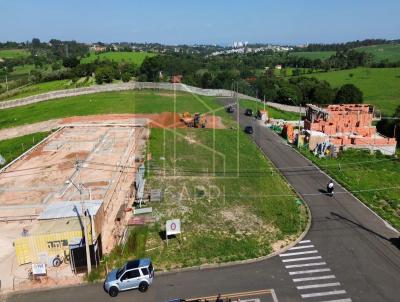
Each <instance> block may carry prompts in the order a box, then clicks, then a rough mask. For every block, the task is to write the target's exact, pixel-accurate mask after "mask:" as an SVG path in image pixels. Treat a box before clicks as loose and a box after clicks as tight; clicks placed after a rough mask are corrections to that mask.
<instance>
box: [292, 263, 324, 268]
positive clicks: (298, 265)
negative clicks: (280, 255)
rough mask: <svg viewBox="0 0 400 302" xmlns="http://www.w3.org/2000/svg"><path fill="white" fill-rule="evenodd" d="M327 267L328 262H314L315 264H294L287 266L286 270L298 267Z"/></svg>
mask: <svg viewBox="0 0 400 302" xmlns="http://www.w3.org/2000/svg"><path fill="white" fill-rule="evenodd" d="M320 265H326V262H313V263H304V264H292V265H286V266H285V267H286V268H297V267H307V266H320Z"/></svg>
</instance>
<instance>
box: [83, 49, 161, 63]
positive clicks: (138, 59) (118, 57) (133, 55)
mask: <svg viewBox="0 0 400 302" xmlns="http://www.w3.org/2000/svg"><path fill="white" fill-rule="evenodd" d="M154 55H155V54H153V53H149V52H128V51H118V52H117V51H115V52H114V51H113V52H102V53H99V54H96V53H94V52H91V53H90V56H89V57H87V58H83V59H82V60H81V62H82V63H90V62H93V61H95V60H96V59H97V58H99V60H101V61H102V60H110V61H116V62H122V61H125V62H132V63H135V64H136V65H139V66H140V65H142V63H143V60H144V59H145V58H146V57H152V56H154Z"/></svg>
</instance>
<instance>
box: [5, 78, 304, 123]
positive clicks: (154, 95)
mask: <svg viewBox="0 0 400 302" xmlns="http://www.w3.org/2000/svg"><path fill="white" fill-rule="evenodd" d="M44 84H46V83H44ZM64 84H65V83H64ZM60 85H62V83H60ZM240 102H241V106H246V107H251V108H253V109H254V110H257V109H258V108H261V106H262V105H261V104H257V103H255V102H253V101H240ZM214 110H216V111H215V114H216V115H218V116H221V117H222V118H223V120H224V123H225V124H226V125H229V124H230V123H232V121H231V119H230V118H229V117H228V115H227V113H225V110H224V108H223V107H221V106H220V105H217V103H216V102H215V101H214V98H212V97H205V96H197V95H196V96H193V95H191V94H189V93H183V92H180V93H177V97H176V102H174V97H173V93H172V92H170V91H161V92H154V91H151V90H145V91H121V92H104V93H96V94H88V95H81V96H76V97H69V98H62V99H59V100H53V101H47V102H41V103H37V104H32V105H26V106H21V107H16V108H10V109H4V110H0V128H10V127H15V126H20V125H25V124H32V123H35V122H41V121H46V120H50V119H54V118H62V117H69V116H84V115H90V114H109V113H159V112H174V111H175V112H178V113H181V112H185V111H188V112H210V111H214ZM268 112H269V115H270V116H271V117H273V118H282V119H289V120H297V119H298V115H297V114H295V113H289V112H284V111H280V110H276V109H273V108H268Z"/></svg>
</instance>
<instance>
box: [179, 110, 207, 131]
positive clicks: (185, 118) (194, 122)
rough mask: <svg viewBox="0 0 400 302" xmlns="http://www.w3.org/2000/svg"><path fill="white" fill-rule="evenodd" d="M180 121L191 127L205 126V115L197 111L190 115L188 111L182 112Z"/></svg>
mask: <svg viewBox="0 0 400 302" xmlns="http://www.w3.org/2000/svg"><path fill="white" fill-rule="evenodd" d="M181 121H182V122H184V123H185V125H186V126H188V127H191V128H205V127H206V124H207V115H206V114H200V113H198V112H196V113H195V114H193V115H191V114H190V113H189V112H184V113H183V114H182V115H181Z"/></svg>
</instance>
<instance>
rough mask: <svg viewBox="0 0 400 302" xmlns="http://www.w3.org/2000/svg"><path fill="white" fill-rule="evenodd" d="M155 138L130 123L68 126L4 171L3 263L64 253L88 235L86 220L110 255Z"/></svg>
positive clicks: (0, 190) (0, 181) (0, 194)
mask: <svg viewBox="0 0 400 302" xmlns="http://www.w3.org/2000/svg"><path fill="white" fill-rule="evenodd" d="M148 136H149V129H148V128H147V127H142V126H138V125H135V126H134V125H133V124H129V123H127V124H116V125H115V124H114V125H111V124H107V125H105V124H85V125H75V126H74V125H73V126H64V127H62V128H60V129H59V130H57V131H56V132H54V133H52V134H51V135H50V136H48V137H47V138H46V139H45V140H43V141H42V142H41V143H39V144H38V145H36V146H35V147H34V148H32V149H31V150H29V151H27V152H26V153H24V154H23V155H22V156H21V157H19V158H18V159H16V160H15V161H14V162H12V163H11V164H10V165H8V166H6V168H5V169H3V170H2V171H1V173H0V244H1V247H3V246H4V247H5V248H4V249H3V248H1V251H0V259H1V261H2V263H3V264H4V265H6V264H7V263H8V261H10V265H11V266H12V263H14V262H15V263H17V264H24V263H28V262H37V261H39V260H40V259H39V258H40V257H41V256H43V255H48V256H54V254H61V255H62V254H63V252H64V251H65V250H68V245H69V244H70V243H71V242H70V241H74V240H75V239H78V241H79V239H82V237H83V234H82V231H81V230H82V223H81V222H82V221H79V220H83V221H86V222H84V223H85V224H87V228H88V230H89V232H88V233H89V234H88V236H89V237H88V239H89V240H90V242H91V244H92V243H97V244H98V243H100V244H101V246H100V248H101V250H102V251H103V252H106V253H107V252H109V251H110V250H111V249H112V248H113V247H114V246H115V244H116V243H118V241H119V240H120V238H121V236H122V234H123V231H124V229H123V228H124V225H123V224H121V223H116V222H115V218H116V216H117V213H120V212H121V209H124V208H125V207H127V206H130V205H131V204H132V202H133V199H134V198H135V188H134V181H135V174H136V171H137V168H138V167H139V166H140V165H142V162H143V159H144V152H145V146H146V142H147V139H148ZM79 205H80V206H81V207H82V206H83V207H84V208H85V209H86V210H83V207H82V208H81V207H80V206H79ZM90 212H92V213H90ZM85 213H86V215H88V216H90V217H91V219H93V222H92V223H91V220H90V219H87V218H85V215H84V214H85ZM82 218H83V219H82ZM128 218H129V217H126V220H127V219H128ZM94 226H95V227H94ZM13 245H14V246H13ZM16 249H18V251H17V254H15V252H16ZM15 255H16V259H15ZM50 260H51V259H50ZM40 261H42V260H40ZM47 262H48V261H47ZM7 274H8V273H7ZM1 279H2V280H5V279H4V278H1ZM3 285H6V284H4V281H3Z"/></svg>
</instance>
